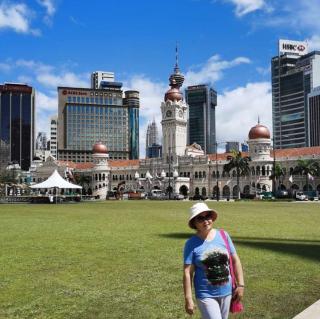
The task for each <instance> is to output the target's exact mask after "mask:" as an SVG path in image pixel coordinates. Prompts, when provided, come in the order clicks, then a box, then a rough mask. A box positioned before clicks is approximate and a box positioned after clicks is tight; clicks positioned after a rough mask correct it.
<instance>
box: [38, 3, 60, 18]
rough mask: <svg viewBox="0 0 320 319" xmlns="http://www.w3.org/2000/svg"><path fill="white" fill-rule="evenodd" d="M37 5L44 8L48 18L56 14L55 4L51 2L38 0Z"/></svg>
mask: <svg viewBox="0 0 320 319" xmlns="http://www.w3.org/2000/svg"><path fill="white" fill-rule="evenodd" d="M38 3H39V4H40V5H41V6H43V7H45V9H46V10H47V15H48V16H53V15H54V13H55V12H56V8H55V3H54V1H52V0H38Z"/></svg>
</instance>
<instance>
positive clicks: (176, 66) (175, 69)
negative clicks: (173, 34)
mask: <svg viewBox="0 0 320 319" xmlns="http://www.w3.org/2000/svg"><path fill="white" fill-rule="evenodd" d="M174 71H175V73H180V70H179V65H178V41H176V65H175V67H174Z"/></svg>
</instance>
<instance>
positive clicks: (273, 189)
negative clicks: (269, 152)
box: [272, 137, 276, 197]
mask: <svg viewBox="0 0 320 319" xmlns="http://www.w3.org/2000/svg"><path fill="white" fill-rule="evenodd" d="M272 149H273V163H272V175H273V178H272V193H273V196H274V197H276V151H275V149H274V137H273V138H272Z"/></svg>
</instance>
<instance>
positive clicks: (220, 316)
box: [197, 295, 232, 319]
mask: <svg viewBox="0 0 320 319" xmlns="http://www.w3.org/2000/svg"><path fill="white" fill-rule="evenodd" d="M231 297H232V296H231V295H229V296H226V297H216V298H204V299H197V304H198V308H199V310H200V312H201V315H202V319H228V316H229V309H230V302H231Z"/></svg>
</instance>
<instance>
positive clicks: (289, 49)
mask: <svg viewBox="0 0 320 319" xmlns="http://www.w3.org/2000/svg"><path fill="white" fill-rule="evenodd" d="M281 53H291V54H295V55H305V54H307V53H308V43H307V42H301V41H290V40H279V54H281Z"/></svg>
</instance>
